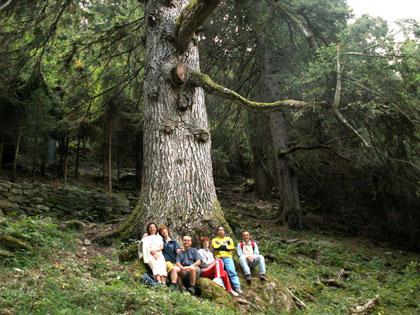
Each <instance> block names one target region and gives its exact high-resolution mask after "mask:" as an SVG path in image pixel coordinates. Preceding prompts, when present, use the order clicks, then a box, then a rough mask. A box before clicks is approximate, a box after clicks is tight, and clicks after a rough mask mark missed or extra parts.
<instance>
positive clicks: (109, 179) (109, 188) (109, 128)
mask: <svg viewBox="0 0 420 315" xmlns="http://www.w3.org/2000/svg"><path fill="white" fill-rule="evenodd" d="M106 129H107V136H108V137H107V138H108V141H107V144H108V154H107V158H108V159H107V162H108V163H107V167H108V170H107V173H108V177H107V189H106V190H107V192H109V193H112V121H111V118H110V117H107V128H106Z"/></svg>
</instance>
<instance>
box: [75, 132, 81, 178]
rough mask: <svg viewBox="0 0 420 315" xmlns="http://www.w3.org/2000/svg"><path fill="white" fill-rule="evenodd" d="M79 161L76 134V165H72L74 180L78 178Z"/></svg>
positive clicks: (78, 136)
mask: <svg viewBox="0 0 420 315" xmlns="http://www.w3.org/2000/svg"><path fill="white" fill-rule="evenodd" d="M79 160H80V135H79V134H77V144H76V163H75V165H74V178H75V179H77V178H78V177H79Z"/></svg>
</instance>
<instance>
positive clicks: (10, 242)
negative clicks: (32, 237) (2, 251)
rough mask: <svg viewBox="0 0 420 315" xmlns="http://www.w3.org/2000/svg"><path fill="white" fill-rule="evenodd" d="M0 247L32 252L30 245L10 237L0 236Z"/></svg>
mask: <svg viewBox="0 0 420 315" xmlns="http://www.w3.org/2000/svg"><path fill="white" fill-rule="evenodd" d="M0 246H2V247H4V248H6V249H9V250H19V249H23V250H25V251H27V252H32V246H31V245H30V244H28V243H27V242H25V241H23V240H20V239H18V238H16V237H13V236H11V235H2V236H0Z"/></svg>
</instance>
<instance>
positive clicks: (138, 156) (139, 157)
mask: <svg viewBox="0 0 420 315" xmlns="http://www.w3.org/2000/svg"><path fill="white" fill-rule="evenodd" d="M142 136H143V133H142V132H140V131H138V132H137V135H136V145H135V152H134V154H135V160H136V188H137V189H140V187H141V169H142V167H143V137H142Z"/></svg>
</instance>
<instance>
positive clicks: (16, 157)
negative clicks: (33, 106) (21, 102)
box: [12, 118, 23, 182]
mask: <svg viewBox="0 0 420 315" xmlns="http://www.w3.org/2000/svg"><path fill="white" fill-rule="evenodd" d="M22 134H23V118H22V119H21V121H20V123H19V128H18V135H17V139H16V148H15V157H14V159H13V171H12V182H15V181H16V169H17V165H18V160H19V150H20V143H21V141H22Z"/></svg>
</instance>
